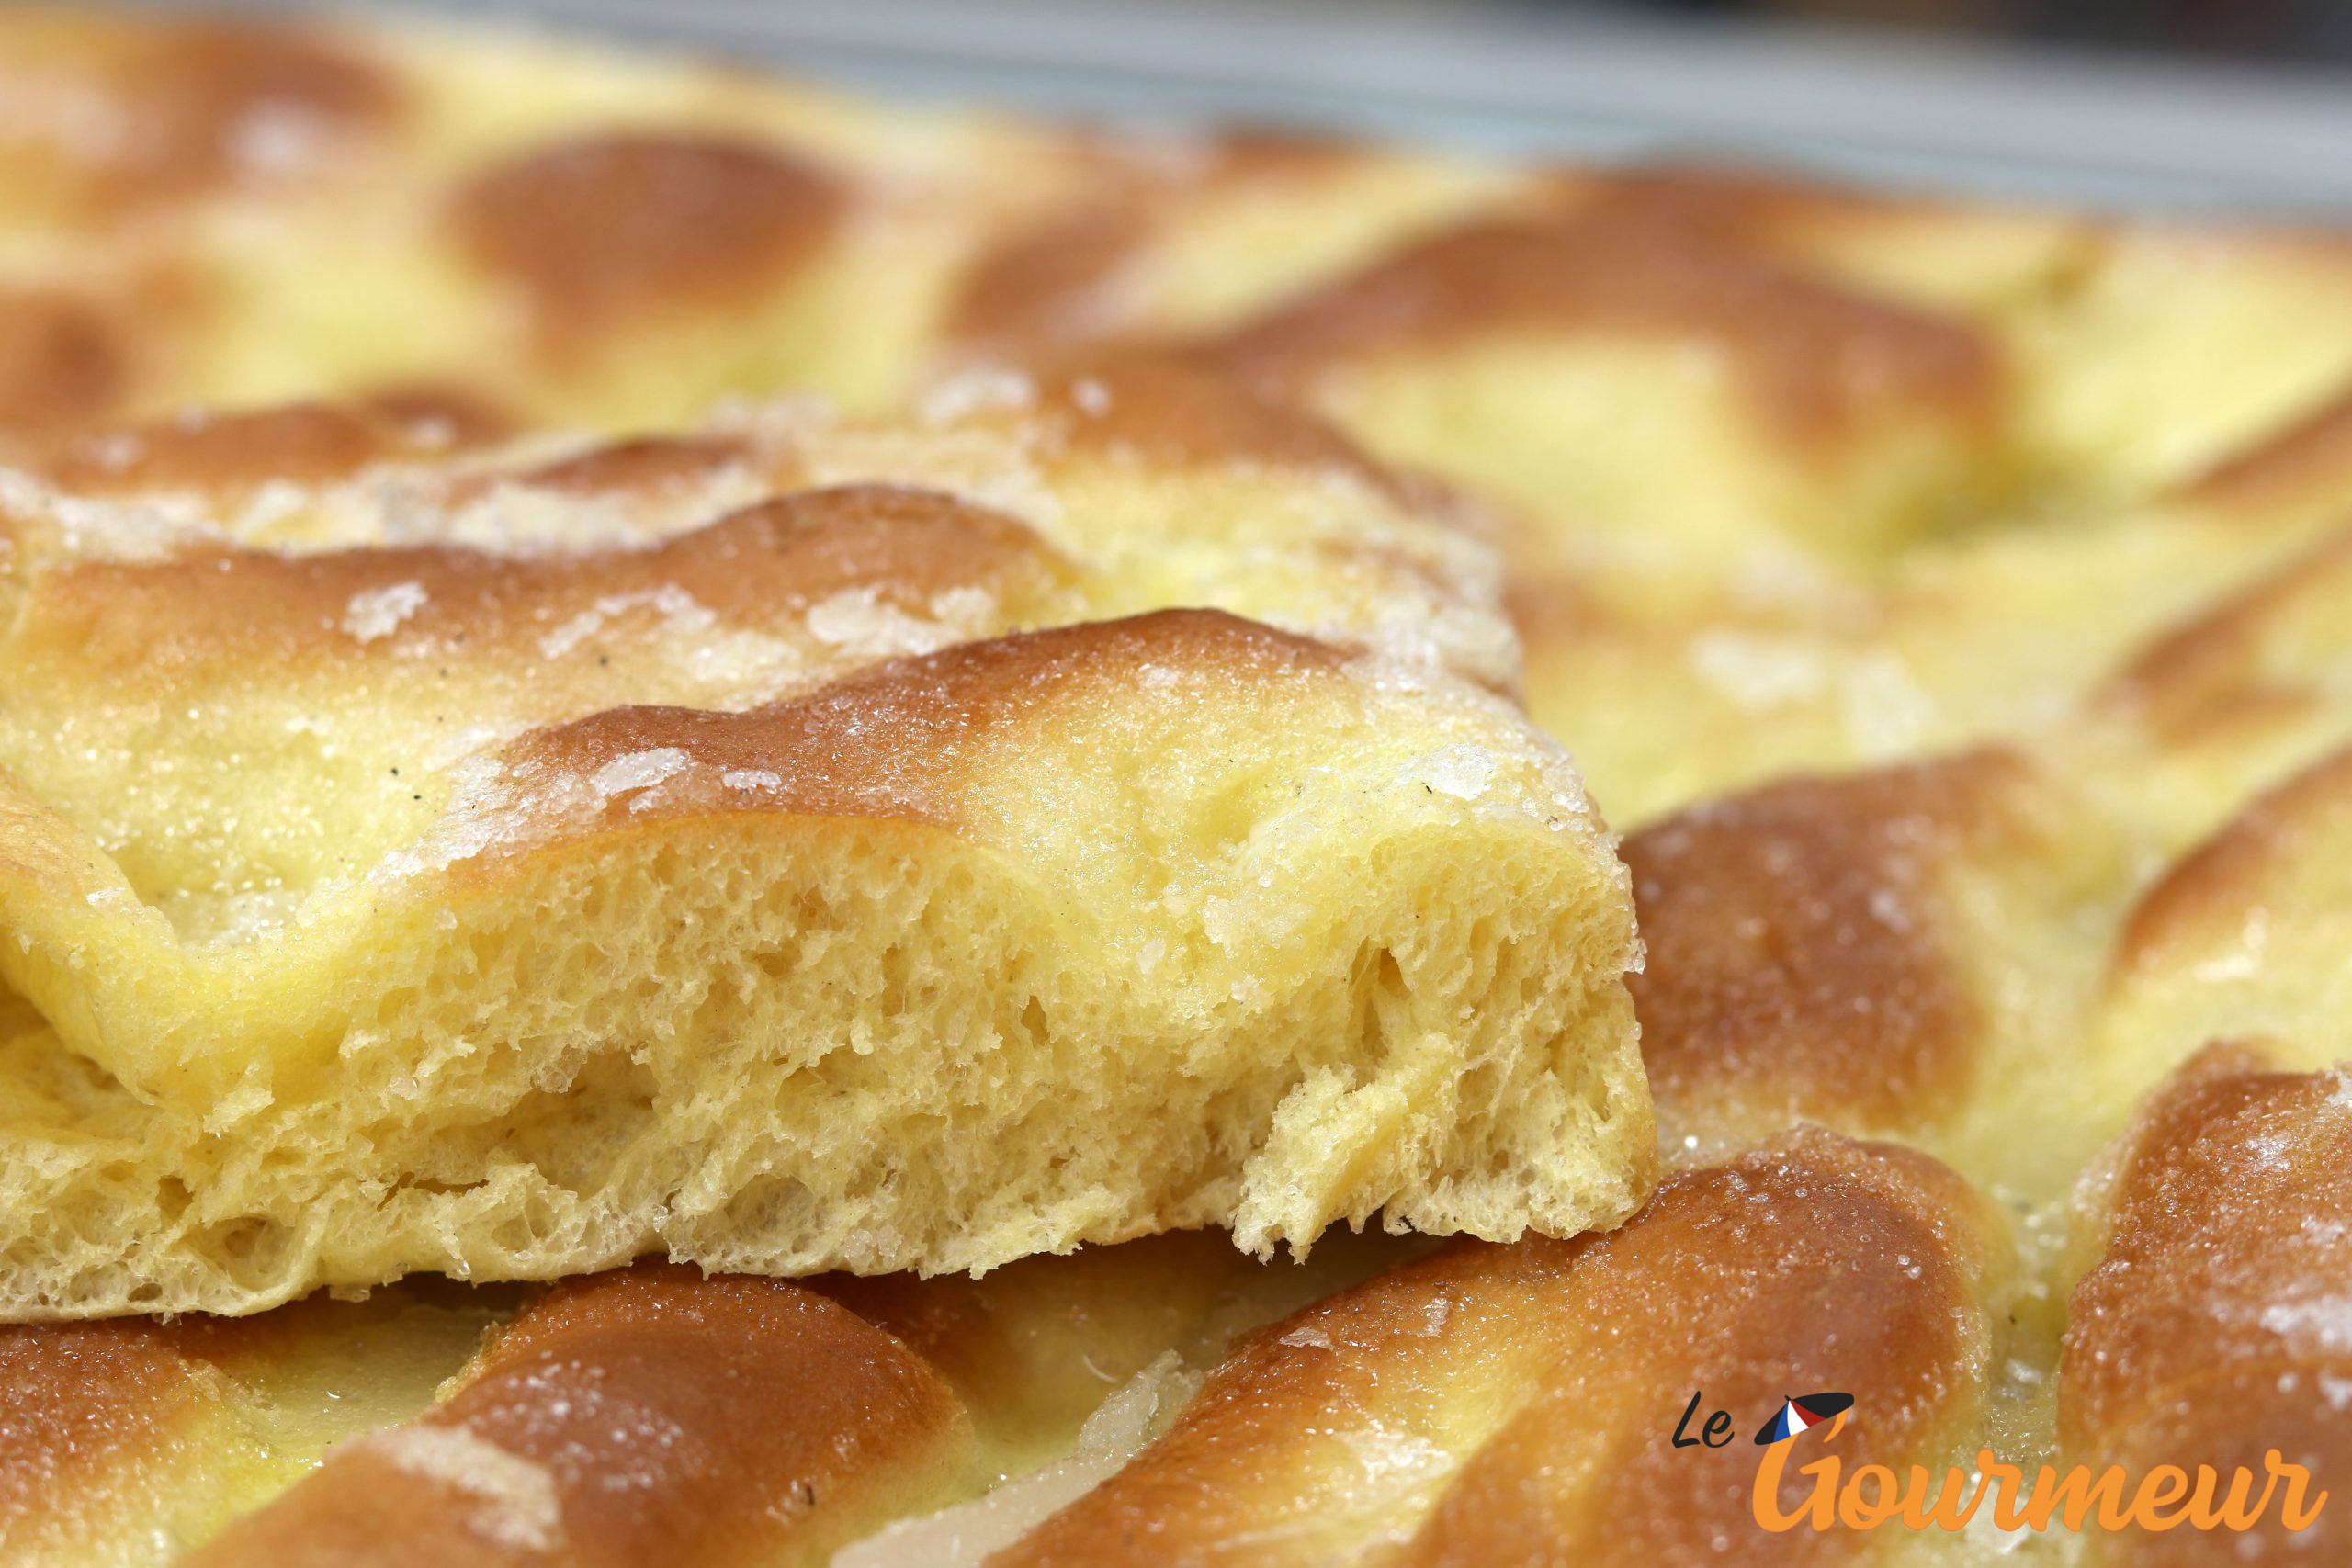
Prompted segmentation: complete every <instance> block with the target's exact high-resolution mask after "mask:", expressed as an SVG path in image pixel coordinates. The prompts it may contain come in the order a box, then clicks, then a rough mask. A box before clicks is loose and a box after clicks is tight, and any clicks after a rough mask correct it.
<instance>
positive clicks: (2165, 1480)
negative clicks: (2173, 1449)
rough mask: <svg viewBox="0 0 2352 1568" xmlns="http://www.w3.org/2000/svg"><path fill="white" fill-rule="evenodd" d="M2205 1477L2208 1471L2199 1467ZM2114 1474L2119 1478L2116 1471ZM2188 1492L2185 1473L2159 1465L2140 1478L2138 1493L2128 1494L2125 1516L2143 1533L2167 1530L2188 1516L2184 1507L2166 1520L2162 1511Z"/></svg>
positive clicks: (2172, 1465)
mask: <svg viewBox="0 0 2352 1568" xmlns="http://www.w3.org/2000/svg"><path fill="white" fill-rule="evenodd" d="M2199 1469H2200V1470H2202V1471H2203V1472H2204V1473H2205V1474H2206V1475H2211V1474H2212V1473H2213V1472H2212V1471H2211V1469H2210V1468H2208V1467H2205V1466H2199ZM2114 1473H2116V1474H2117V1475H2120V1474H2122V1473H2123V1472H2121V1471H2120V1470H2118V1471H2116V1472H2114ZM2187 1494H2188V1472H2187V1471H2185V1470H2183V1469H2181V1468H2180V1466H2178V1465H2177V1464H2160V1465H2158V1466H2156V1468H2155V1469H2154V1470H2152V1471H2150V1472H2148V1473H2147V1474H2145V1475H2143V1476H2142V1477H2141V1478H2140V1490H2139V1491H2137V1492H2135V1493H2133V1494H2132V1495H2131V1512H2130V1513H2129V1514H2128V1515H2126V1516H2125V1517H2127V1518H2129V1519H2130V1520H2131V1522H2132V1523H2134V1524H2136V1525H2138V1526H2139V1527H2140V1528H2141V1529H2143V1530H2168V1529H2172V1528H2173V1526H2175V1525H2177V1524H2180V1523H2182V1522H2183V1521H2184V1520H2186V1519H2187V1518H2188V1513H2189V1510H2188V1506H2186V1505H2184V1506H2182V1507H2181V1508H2180V1509H2179V1510H2178V1511H2177V1512H2176V1513H2175V1514H2173V1515H2172V1517H2169V1518H2167V1517H2165V1514H2164V1510H2165V1509H2166V1508H2168V1507H2171V1506H2172V1505H2173V1504H2175V1503H2177V1502H2179V1501H2180V1499H2181V1498H2182V1497H2183V1496H2185V1495H2187Z"/></svg>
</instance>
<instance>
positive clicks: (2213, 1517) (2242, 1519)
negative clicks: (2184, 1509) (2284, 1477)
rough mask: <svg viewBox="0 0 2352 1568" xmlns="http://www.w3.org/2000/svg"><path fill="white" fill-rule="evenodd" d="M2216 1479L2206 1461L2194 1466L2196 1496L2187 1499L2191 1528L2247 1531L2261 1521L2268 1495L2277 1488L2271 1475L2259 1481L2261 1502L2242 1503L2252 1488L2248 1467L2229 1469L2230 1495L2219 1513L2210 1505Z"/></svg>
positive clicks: (2252, 1474)
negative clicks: (2222, 1528)
mask: <svg viewBox="0 0 2352 1568" xmlns="http://www.w3.org/2000/svg"><path fill="white" fill-rule="evenodd" d="M2218 1480H2219V1477H2217V1476H2216V1475H2215V1474H2214V1473H2213V1467H2212V1466H2211V1465H2210V1464H2200V1465H2199V1466H2198V1467H2197V1495H2196V1496H2194V1497H2192V1498H2190V1499H2189V1502H2188V1524H2189V1528H2190V1529H2200V1530H2210V1529H2216V1528H2218V1527H2221V1526H2227V1527H2228V1528H2229V1529H2233V1530H2250V1529H2253V1528H2254V1527H2255V1526H2256V1525H2257V1524H2259V1523H2261V1522H2262V1516H2263V1515H2264V1514H2265V1513H2267V1511H2268V1510H2269V1507H2270V1494H2271V1493H2273V1492H2275V1491H2277V1490H2278V1476H2277V1475H2276V1474H2273V1475H2272V1476H2271V1477H2270V1479H2269V1480H2267V1481H2266V1482H2264V1483H2262V1501H2260V1502H2258V1503H2256V1505H2255V1506H2253V1507H2252V1508H2248V1507H2247V1506H2245V1499H2246V1494H2247V1493H2248V1492H2250V1491H2252V1490H2253V1488H2254V1472H2252V1471H2249V1470H2233V1471H2232V1472H2230V1495H2229V1497H2228V1498H2227V1500H2225V1501H2224V1502H2223V1503H2222V1506H2221V1509H2220V1511H2219V1512H2216V1511H2214V1508H2213V1506H2212V1504H2213V1486H2214V1483H2215V1482H2216V1481H2218Z"/></svg>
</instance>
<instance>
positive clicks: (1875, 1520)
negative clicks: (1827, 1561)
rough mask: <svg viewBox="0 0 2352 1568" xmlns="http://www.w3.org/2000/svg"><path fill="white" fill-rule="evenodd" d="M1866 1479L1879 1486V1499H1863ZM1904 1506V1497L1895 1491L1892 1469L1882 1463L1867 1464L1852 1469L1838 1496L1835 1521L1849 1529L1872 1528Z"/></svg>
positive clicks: (1876, 1527)
mask: <svg viewBox="0 0 2352 1568" xmlns="http://www.w3.org/2000/svg"><path fill="white" fill-rule="evenodd" d="M1865 1481H1868V1482H1871V1483H1875V1484H1876V1485H1877V1487H1878V1501H1877V1502H1875V1503H1865V1502H1863V1501H1862V1483H1863V1482H1865ZM1902 1506H1903V1499H1902V1497H1901V1496H1900V1495H1899V1494H1898V1493H1897V1492H1896V1490H1895V1481H1894V1472H1893V1471H1891V1470H1889V1469H1887V1468H1886V1466H1884V1465H1883V1464H1866V1465H1864V1466H1862V1467H1861V1468H1860V1470H1858V1471H1856V1472H1854V1473H1853V1477H1852V1478H1851V1479H1850V1480H1849V1481H1848V1482H1847V1483H1846V1488H1845V1490H1844V1491H1842V1492H1840V1493H1838V1523H1840V1524H1842V1525H1844V1526H1845V1527H1846V1528H1847V1529H1857V1530H1874V1529H1878V1527H1879V1526H1881V1525H1883V1524H1884V1523H1886V1521H1887V1520H1889V1519H1891V1518H1893V1517H1894V1516H1895V1514H1896V1513H1897V1511H1899V1510H1900V1509H1901V1508H1902Z"/></svg>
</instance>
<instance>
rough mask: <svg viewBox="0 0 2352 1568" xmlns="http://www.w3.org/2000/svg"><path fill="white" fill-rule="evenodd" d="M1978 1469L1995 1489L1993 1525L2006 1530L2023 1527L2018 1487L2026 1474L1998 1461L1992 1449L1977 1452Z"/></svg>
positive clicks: (2023, 1520)
mask: <svg viewBox="0 0 2352 1568" xmlns="http://www.w3.org/2000/svg"><path fill="white" fill-rule="evenodd" d="M1976 1468H1977V1470H1978V1471H1979V1472H1981V1473H1982V1474H1983V1475H1984V1477H1985V1481H1986V1483H1990V1484H1992V1486H1993V1489H1994V1490H1993V1523H1994V1524H1995V1525H1996V1526H1998V1527H1999V1528H2000V1529H2005V1530H2013V1529H2018V1527H2019V1526H2021V1525H2023V1524H2024V1523H2025V1516H2024V1515H2022V1514H2020V1513H2018V1486H2019V1485H2021V1484H2022V1483H2024V1481H2025V1472H2023V1471H2021V1470H2019V1469H2018V1467H2017V1466H2016V1465H2013V1464H2003V1463H2001V1462H2000V1461H1998V1460H1996V1459H1995V1458H1994V1457H1993V1450H1991V1449H1979V1450H1976ZM2028 1501H2029V1502H2030V1499H2028Z"/></svg>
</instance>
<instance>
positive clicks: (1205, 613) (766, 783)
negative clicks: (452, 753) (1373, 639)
mask: <svg viewBox="0 0 2352 1568" xmlns="http://www.w3.org/2000/svg"><path fill="white" fill-rule="evenodd" d="M1339 666H1340V655H1339V654H1338V653H1337V652H1335V651H1334V650H1332V649H1329V648H1326V647H1324V646H1323V645H1322V644H1320V643H1316V642H1310V641H1308V640H1306V638H1304V637H1291V636H1288V635H1286V634H1284V633H1282V632H1277V631H1273V630H1272V629H1270V628H1268V627H1265V626H1257V625H1254V624H1253V623H1251V622H1248V621H1243V620H1238V619H1237V618H1235V617H1234V616H1231V615H1225V614H1223V613H1222V612H1219V611H1215V610H1161V611H1157V612H1154V613H1153V614H1151V615H1137V616H1135V617H1133V618H1131V619H1128V620H1124V621H1095V622H1090V623H1087V624H1085V625H1081V626H1063V627H1057V628H1055V629H1053V630H1049V631H1040V632H1031V633H1027V634H1025V635H1023V636H1017V637H1001V638H998V639H995V640H993V641H989V642H978V643H963V644H959V645H957V646H956V647H954V648H951V649H944V650H943V651H941V652H939V653H934V654H929V655H926V656H924V657H922V658H920V659H908V660H896V661H893V662H891V663H888V664H884V665H881V666H878V667H876V669H873V670H871V671H865V672H862V673H860V674H857V675H854V676H851V677H849V678H848V679H846V680H842V681H837V682H833V683H832V684H831V685H829V686H826V687H825V688H824V689H822V690H821V691H819V692H816V693H813V694H810V695H809V696H807V697H803V698H799V699H797V700H795V701H791V702H786V703H780V704H776V705H772V706H768V707H763V708H755V709H752V710H751V711H749V712H745V713H713V712H709V711H707V710H703V709H697V708H678V707H633V708H616V709H612V710H608V711H606V712H604V713H599V714H594V715H592V716H589V717H586V718H582V719H577V720H574V721H573V722H571V723H570V724H566V725H562V726H560V727H558V728H551V729H545V730H540V731H538V732H537V733H535V734H533V735H530V736H527V737H526V738H525V739H523V740H522V741H520V742H518V743H517V745H516V746H515V748H514V749H512V750H510V751H509V752H508V754H507V758H506V764H507V768H508V771H509V773H510V775H511V776H514V777H516V778H519V779H522V780H524V781H526V783H527V784H528V786H529V787H531V788H532V789H534V790H535V791H537V792H539V793H540V798H541V799H543V800H545V801H547V802H548V803H549V806H550V807H552V809H553V810H554V811H555V812H556V813H557V814H558V815H556V816H555V817H553V818H549V819H548V820H546V821H545V822H544V823H543V824H542V828H543V831H542V832H534V833H526V834H525V835H523V836H522V841H524V842H526V843H537V842H538V841H540V840H542V839H543V838H544V837H545V836H546V835H548V834H553V835H556V836H570V835H571V834H574V833H578V832H582V831H585V830H591V829H594V827H597V826H601V825H605V824H613V825H618V824H622V823H631V824H638V823H651V822H658V821H662V820H665V819H669V818H682V817H700V816H705V815H708V814H711V813H713V812H718V811H728V810H756V811H763V812H779V811H780V812H789V813H793V814H795V815H804V816H814V817H833V818H884V819H894V820H899V821H910V822H927V823H931V824H933V825H934V826H938V827H945V828H952V827H954V826H956V822H957V820H958V817H959V812H958V809H957V801H958V799H959V797H960V795H961V794H962V790H963V787H964V785H965V784H966V783H967V779H966V773H967V768H968V753H969V752H970V750H972V748H973V746H974V743H975V742H977V741H978V740H980V739H984V738H986V737H987V736H988V735H989V732H990V731H991V730H993V729H995V728H998V727H1000V726H1004V725H1009V724H1012V723H1015V722H1018V721H1019V720H1020V719H1022V718H1023V716H1027V715H1029V714H1032V713H1035V712H1036V711H1039V710H1040V709H1041V708H1044V707H1046V706H1049V705H1053V704H1055V703H1056V702H1057V701H1059V700H1060V699H1061V698H1062V696H1063V694H1064V690H1065V688H1067V687H1069V686H1071V685H1073V684H1077V683H1080V682H1085V683H1088V684H1094V683H1102V684H1105V685H1113V686H1125V685H1129V684H1132V683H1133V682H1136V681H1137V680H1138V678H1139V677H1141V676H1143V675H1144V674H1145V673H1146V672H1147V671H1150V670H1152V669H1154V668H1155V667H1157V668H1160V669H1164V670H1170V671H1187V672H1198V673H1207V674H1209V675H1212V676H1215V677H1219V678H1224V679H1228V680H1233V681H1236V682H1272V681H1279V680H1286V679H1295V678H1300V677H1306V678H1315V677H1325V676H1329V675H1330V674H1331V673H1332V672H1334V671H1337V669H1338V668H1339ZM649 752H653V753H662V754H668V753H673V752H674V753H675V754H676V756H677V758H678V759H679V762H678V765H677V766H676V767H675V768H674V769H673V771H672V772H671V773H668V774H665V776H664V777H662V779H661V780H660V781H659V782H658V783H656V784H652V785H650V786H648V787H647V788H645V789H643V790H641V791H639V790H627V791H618V792H607V793H603V794H601V795H600V796H599V798H598V800H597V802H596V805H595V807H594V809H593V811H591V813H590V814H589V815H588V816H587V817H586V818H582V817H581V816H580V815H579V813H578V811H577V809H576V808H575V807H573V805H572V804H571V802H572V796H571V794H570V792H568V791H567V790H565V789H564V787H563V784H564V783H565V782H566V781H576V780H588V779H594V778H595V777H596V776H597V775H598V774H599V773H603V772H604V771H605V769H607V768H609V767H611V766H612V765H613V764H614V763H615V762H616V761H620V760H621V759H624V758H628V757H632V756H639V755H643V754H645V753H649ZM729 774H733V775H735V776H736V777H737V778H748V777H757V778H759V779H760V781H761V782H759V783H758V784H754V785H749V786H746V785H741V784H729V783H727V782H726V781H727V779H728V776H729Z"/></svg>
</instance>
